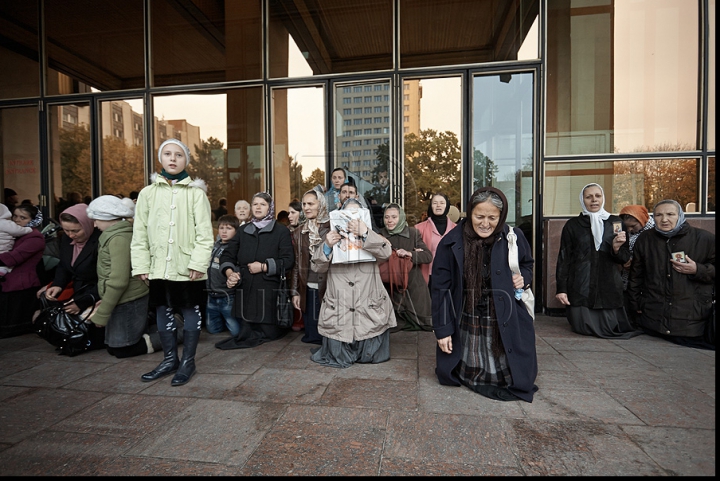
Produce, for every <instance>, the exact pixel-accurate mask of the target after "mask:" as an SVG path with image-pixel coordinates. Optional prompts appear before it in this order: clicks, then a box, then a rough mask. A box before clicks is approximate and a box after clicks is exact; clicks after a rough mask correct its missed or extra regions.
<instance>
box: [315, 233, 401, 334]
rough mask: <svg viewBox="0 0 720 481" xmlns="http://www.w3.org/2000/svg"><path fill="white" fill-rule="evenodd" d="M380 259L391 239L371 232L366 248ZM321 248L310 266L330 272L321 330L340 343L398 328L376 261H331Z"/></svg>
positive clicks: (388, 251)
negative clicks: (334, 262) (350, 262)
mask: <svg viewBox="0 0 720 481" xmlns="http://www.w3.org/2000/svg"><path fill="white" fill-rule="evenodd" d="M363 249H365V250H366V251H368V252H369V253H371V254H372V255H373V256H375V258H376V259H377V260H378V261H381V260H384V259H387V258H388V257H390V254H391V252H392V248H391V247H390V242H389V241H388V240H387V239H385V238H384V237H382V236H381V235H380V234H377V233H375V232H373V231H372V230H369V231H368V237H367V240H366V241H365V245H364V247H363ZM331 262H332V253H330V257H327V256H326V255H325V252H324V250H323V248H322V246H320V248H318V249H316V250H315V254H314V255H313V257H312V259H311V265H310V268H311V269H312V270H314V271H315V272H318V273H327V288H326V290H325V296H324V297H323V301H322V306H321V307H320V317H319V318H318V333H320V335H322V336H325V337H327V338H330V339H335V340H336V341H340V342H347V343H350V342H353V341H362V340H364V339H370V338H373V337H376V336H379V335H380V334H382V333H383V332H385V331H386V330H388V329H390V328H392V327H395V326H396V325H397V322H396V320H395V312H394V311H393V307H392V301H391V300H390V297H389V295H388V293H387V291H386V290H385V286H383V283H382V280H381V279H380V271H379V270H378V266H377V262H358V263H355V264H332V263H331Z"/></svg>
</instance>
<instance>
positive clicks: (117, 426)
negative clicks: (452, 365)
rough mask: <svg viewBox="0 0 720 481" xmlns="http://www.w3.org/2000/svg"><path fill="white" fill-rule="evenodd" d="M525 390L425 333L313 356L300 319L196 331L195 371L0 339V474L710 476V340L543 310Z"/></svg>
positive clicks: (147, 359)
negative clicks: (239, 344)
mask: <svg viewBox="0 0 720 481" xmlns="http://www.w3.org/2000/svg"><path fill="white" fill-rule="evenodd" d="M536 332H537V350H538V361H539V368H540V373H539V376H538V379H537V385H538V386H539V388H540V389H539V391H538V393H537V394H536V396H535V400H534V402H533V403H532V404H529V403H525V402H520V401H518V402H499V401H491V400H489V399H486V398H483V397H482V396H480V395H478V394H475V393H473V392H471V391H470V390H469V389H467V388H464V387H458V388H453V387H447V386H440V385H439V384H438V383H437V379H436V377H435V375H434V372H433V369H434V362H435V341H434V336H433V334H432V333H427V332H399V333H395V334H392V335H391V354H392V359H391V360H390V361H388V362H386V363H383V364H379V365H359V364H357V365H354V366H352V367H350V368H348V369H333V368H329V367H324V366H320V365H318V364H315V363H313V362H312V361H310V360H309V350H310V347H311V346H309V345H307V344H303V343H302V342H300V337H301V333H294V332H293V333H290V334H289V335H288V336H287V337H286V338H284V339H282V340H279V341H275V342H271V343H268V344H264V345H262V346H259V347H257V348H255V349H248V350H233V351H221V350H219V349H216V348H215V347H214V343H215V342H217V341H218V340H221V339H224V338H226V337H227V333H225V334H216V335H211V334H207V333H206V332H203V333H202V336H201V340H200V346H199V347H198V355H197V366H198V373H197V374H196V375H195V376H194V377H193V379H192V380H191V381H190V383H188V384H187V385H185V386H181V387H171V386H170V379H171V377H166V378H163V379H160V380H158V381H155V382H151V383H143V382H141V381H140V379H139V378H140V375H141V374H142V373H144V372H147V371H149V370H150V369H152V368H153V367H155V366H156V365H157V363H158V362H159V361H160V359H161V358H162V353H159V352H158V353H153V354H149V355H146V356H140V357H135V358H129V359H122V360H120V359H116V358H114V357H112V356H110V355H108V354H107V353H106V352H105V351H104V350H102V351H93V352H89V353H85V354H82V355H80V356H77V357H73V358H68V357H64V356H58V355H57V354H56V352H55V350H54V348H53V347H52V346H50V345H49V344H47V343H46V342H45V341H43V340H42V339H40V338H39V337H37V336H36V335H34V334H28V335H24V336H20V337H15V338H9V339H1V340H0V475H2V476H11V475H24V476H30V475H65V476H69V475H119V476H121V475H132V476H143V475H276V476H286V475H341V476H342V475H367V476H375V475H381V476H393V475H446V476H447V475H509V476H535V475H552V476H626V475H638V476H676V475H681V476H694V475H698V476H714V475H715V353H714V352H712V351H702V350H695V349H690V348H685V347H679V346H676V345H673V344H670V343H668V342H665V341H663V340H660V339H657V338H654V337H651V336H646V335H643V336H638V337H635V338H633V339H629V340H616V341H615V340H604V339H596V338H590V337H585V336H580V335H577V334H574V333H572V332H571V331H570V328H569V326H568V323H567V320H566V319H565V318H563V317H548V316H542V315H539V316H538V317H537V320H536Z"/></svg>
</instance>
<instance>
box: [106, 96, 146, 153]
mask: <svg viewBox="0 0 720 481" xmlns="http://www.w3.org/2000/svg"><path fill="white" fill-rule="evenodd" d="M108 107H109V108H108ZM101 117H102V118H101V125H102V138H106V137H114V138H118V139H123V140H124V141H125V145H128V146H131V145H143V138H144V129H143V124H144V121H143V116H142V113H137V112H135V111H134V110H133V109H132V106H131V105H130V104H129V103H127V102H124V101H122V100H114V101H111V102H106V103H104V104H103V108H102V109H101Z"/></svg>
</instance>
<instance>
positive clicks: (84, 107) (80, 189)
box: [48, 102, 92, 217]
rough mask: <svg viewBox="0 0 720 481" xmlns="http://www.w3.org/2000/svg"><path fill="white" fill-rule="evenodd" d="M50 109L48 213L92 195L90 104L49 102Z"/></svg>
mask: <svg viewBox="0 0 720 481" xmlns="http://www.w3.org/2000/svg"><path fill="white" fill-rule="evenodd" d="M48 110H49V125H48V129H49V131H50V189H51V192H52V195H53V198H54V199H53V202H51V203H50V204H51V209H50V214H51V215H52V216H54V217H57V215H59V214H60V213H62V211H63V210H65V209H66V208H67V207H69V206H71V205H74V204H78V203H80V202H89V201H90V199H91V198H92V171H91V168H92V167H91V158H92V156H91V147H90V106H89V105H88V104H87V103H85V102H83V103H76V104H68V105H52V106H50V108H49V109H48Z"/></svg>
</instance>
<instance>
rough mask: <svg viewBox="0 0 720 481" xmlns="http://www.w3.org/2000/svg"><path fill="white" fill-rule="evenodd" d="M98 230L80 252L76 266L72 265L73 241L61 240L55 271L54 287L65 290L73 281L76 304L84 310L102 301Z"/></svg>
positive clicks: (94, 231) (95, 230)
mask: <svg viewBox="0 0 720 481" xmlns="http://www.w3.org/2000/svg"><path fill="white" fill-rule="evenodd" d="M100 234H102V232H100V231H99V230H98V229H93V233H92V235H91V236H90V238H88V240H87V242H86V243H85V246H84V247H83V249H82V250H81V251H80V254H79V255H78V257H77V259H75V264H72V265H71V262H72V254H73V249H74V247H75V246H73V245H72V244H70V243H71V242H72V239H70V238H69V237H68V236H66V235H64V236H62V238H61V239H60V254H59V257H60V263H59V264H58V266H57V270H56V271H55V280H53V283H52V286H53V287H54V286H58V287H62V288H63V289H65V287H67V285H68V284H69V283H70V281H72V283H73V285H72V287H73V290H74V292H75V293H77V294H75V295H73V298H74V299H75V304H77V306H78V307H79V308H80V310H81V311H82V310H84V309H86V308H88V307H90V306H92V305H93V304H95V303H96V302H97V301H99V300H100V294H99V293H98V287H97V284H98V275H97V257H98V239H100Z"/></svg>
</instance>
